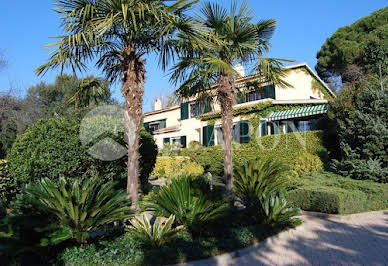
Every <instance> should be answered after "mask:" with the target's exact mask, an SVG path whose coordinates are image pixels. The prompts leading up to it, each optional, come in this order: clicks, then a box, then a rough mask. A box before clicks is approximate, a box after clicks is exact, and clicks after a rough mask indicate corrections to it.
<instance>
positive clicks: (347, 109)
mask: <svg viewBox="0 0 388 266" xmlns="http://www.w3.org/2000/svg"><path fill="white" fill-rule="evenodd" d="M324 127H325V128H328V129H329V130H327V131H325V132H324V143H325V145H326V146H327V147H328V150H329V154H330V156H331V158H332V159H333V162H332V163H331V168H332V170H333V171H335V172H337V173H339V174H341V175H343V176H346V177H351V178H354V179H370V180H374V181H378V182H383V183H386V182H388V179H387V177H388V155H387V150H388V89H387V87H386V84H379V83H377V82H376V81H374V82H363V83H361V84H355V85H354V86H353V87H349V88H345V89H343V90H342V91H341V92H340V93H339V95H338V97H337V99H335V100H333V101H331V102H330V103H329V105H328V119H327V120H326V123H324Z"/></svg>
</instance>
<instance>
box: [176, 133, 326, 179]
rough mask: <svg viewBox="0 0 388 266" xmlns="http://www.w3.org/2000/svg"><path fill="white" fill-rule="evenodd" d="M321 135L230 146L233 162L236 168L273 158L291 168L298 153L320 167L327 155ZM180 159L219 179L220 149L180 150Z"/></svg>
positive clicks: (289, 136)
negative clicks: (312, 158)
mask: <svg viewBox="0 0 388 266" xmlns="http://www.w3.org/2000/svg"><path fill="white" fill-rule="evenodd" d="M322 135H323V133H322V131H311V132H300V133H299V135H297V134H294V133H288V134H280V135H272V136H265V137H261V138H259V139H258V141H256V140H252V141H251V142H249V143H245V144H239V145H234V147H233V162H234V164H235V165H236V166H239V165H243V164H244V163H245V161H247V160H248V161H251V160H255V159H256V158H262V159H268V158H274V159H276V160H279V161H281V162H283V163H286V164H287V165H289V166H291V165H292V164H293V163H294V162H295V161H296V158H298V157H299V156H300V155H301V154H302V153H308V154H311V155H314V156H318V157H319V158H320V160H321V161H322V163H326V162H327V161H328V155H327V151H326V149H325V148H324V146H323V143H322ZM181 155H183V156H188V157H190V158H191V159H192V160H193V161H194V162H197V163H199V164H200V165H202V167H203V168H204V170H205V172H211V173H212V174H215V175H218V176H222V175H223V171H224V164H223V159H224V157H223V156H224V151H223V148H222V146H220V145H217V146H211V147H202V146H201V147H196V148H188V149H182V151H181Z"/></svg>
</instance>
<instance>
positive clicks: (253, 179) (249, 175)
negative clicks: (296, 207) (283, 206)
mask: <svg viewBox="0 0 388 266" xmlns="http://www.w3.org/2000/svg"><path fill="white" fill-rule="evenodd" d="M288 170H289V168H288V167H286V166H285V165H284V164H283V163H281V162H279V161H275V160H273V159H266V160H263V159H256V160H252V161H247V162H246V163H245V164H243V165H241V166H239V167H236V168H235V169H234V176H235V183H234V193H235V196H236V197H237V199H239V200H240V201H241V202H242V203H243V205H244V206H245V207H246V210H247V212H248V214H250V216H251V217H252V218H254V219H256V220H260V219H262V216H263V215H264V213H263V208H262V204H263V198H264V197H266V196H267V197H268V196H271V195H276V194H279V193H280V192H281V190H283V189H284V188H285V185H286V182H287V177H286V172H287V171H288Z"/></svg>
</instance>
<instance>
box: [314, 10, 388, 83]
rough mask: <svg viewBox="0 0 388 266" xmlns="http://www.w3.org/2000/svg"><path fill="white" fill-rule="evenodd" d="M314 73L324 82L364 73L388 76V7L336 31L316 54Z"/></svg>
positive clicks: (352, 79)
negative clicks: (316, 60) (380, 73)
mask: <svg viewBox="0 0 388 266" xmlns="http://www.w3.org/2000/svg"><path fill="white" fill-rule="evenodd" d="M317 59H318V63H317V65H316V70H317V72H318V75H319V76H320V77H321V78H323V79H324V80H325V81H327V82H330V79H331V78H332V77H333V76H334V77H335V76H341V77H342V81H343V82H345V83H346V82H353V81H356V80H360V78H361V77H362V76H364V75H365V74H367V73H375V74H379V72H380V68H381V71H382V74H383V75H387V74H388V7H386V8H383V9H380V10H377V11H375V12H373V13H372V14H371V15H370V16H368V17H364V18H362V19H360V20H358V21H356V22H355V23H353V24H352V25H350V26H346V27H342V28H340V29H338V30H337V31H336V32H335V33H334V34H333V35H332V36H331V37H330V38H328V39H327V40H326V42H325V43H324V44H323V46H322V47H321V49H320V50H319V52H318V54H317Z"/></svg>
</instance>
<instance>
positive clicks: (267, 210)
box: [261, 194, 301, 225]
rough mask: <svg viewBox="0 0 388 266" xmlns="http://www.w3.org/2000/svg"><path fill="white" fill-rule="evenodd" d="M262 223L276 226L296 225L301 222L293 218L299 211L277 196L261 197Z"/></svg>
mask: <svg viewBox="0 0 388 266" xmlns="http://www.w3.org/2000/svg"><path fill="white" fill-rule="evenodd" d="M261 202H262V204H261V207H262V212H263V221H262V222H263V223H265V224H272V225H273V224H277V225H286V224H288V225H296V224H300V223H301V220H300V219H298V218H294V216H297V215H299V214H300V210H299V209H297V208H293V207H292V206H291V205H290V203H289V202H287V200H286V199H284V198H282V197H281V196H279V195H276V194H272V195H268V196H266V195H263V198H262V201H261Z"/></svg>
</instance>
